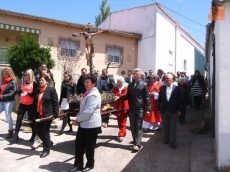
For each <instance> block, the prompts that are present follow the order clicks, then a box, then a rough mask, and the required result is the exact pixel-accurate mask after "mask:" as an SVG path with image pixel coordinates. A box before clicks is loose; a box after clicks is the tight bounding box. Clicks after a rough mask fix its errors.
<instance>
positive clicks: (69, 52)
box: [59, 39, 80, 58]
mask: <svg viewBox="0 0 230 172" xmlns="http://www.w3.org/2000/svg"><path fill="white" fill-rule="evenodd" d="M79 44H80V42H79V41H73V40H68V39H60V40H59V47H60V50H59V55H60V56H61V57H71V58H74V57H76V56H77V50H78V49H79Z"/></svg>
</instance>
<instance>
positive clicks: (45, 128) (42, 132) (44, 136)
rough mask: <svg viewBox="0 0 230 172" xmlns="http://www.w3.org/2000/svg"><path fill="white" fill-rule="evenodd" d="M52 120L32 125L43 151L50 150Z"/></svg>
mask: <svg viewBox="0 0 230 172" xmlns="http://www.w3.org/2000/svg"><path fill="white" fill-rule="evenodd" d="M51 123H52V120H49V121H44V122H36V123H35V124H34V128H35V133H36V134H37V135H38V136H39V137H40V139H41V140H42V142H43V148H44V149H45V150H50V145H51V142H52V141H51V140H50V126H51Z"/></svg>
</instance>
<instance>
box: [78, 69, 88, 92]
mask: <svg viewBox="0 0 230 172" xmlns="http://www.w3.org/2000/svg"><path fill="white" fill-rule="evenodd" d="M86 75H87V70H86V68H82V69H81V76H80V78H79V79H78V81H77V94H84V93H85V92H86V89H85V85H84V80H85V79H84V78H85V77H86Z"/></svg>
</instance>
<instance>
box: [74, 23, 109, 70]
mask: <svg viewBox="0 0 230 172" xmlns="http://www.w3.org/2000/svg"><path fill="white" fill-rule="evenodd" d="M85 28H86V29H87V31H86V32H77V33H73V34H72V36H73V37H83V36H84V37H85V56H86V61H87V65H88V66H89V71H90V73H91V74H93V57H94V55H95V54H94V46H93V39H92V38H93V36H95V35H97V34H99V33H102V32H105V31H104V30H99V29H96V28H93V25H92V24H90V23H88V24H87V25H86V26H85Z"/></svg>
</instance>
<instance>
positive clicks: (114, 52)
mask: <svg viewBox="0 0 230 172" xmlns="http://www.w3.org/2000/svg"><path fill="white" fill-rule="evenodd" d="M106 49H107V52H106V53H107V59H106V62H110V63H117V64H121V63H122V55H123V49H122V48H120V47H116V46H113V47H107V48H106Z"/></svg>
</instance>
